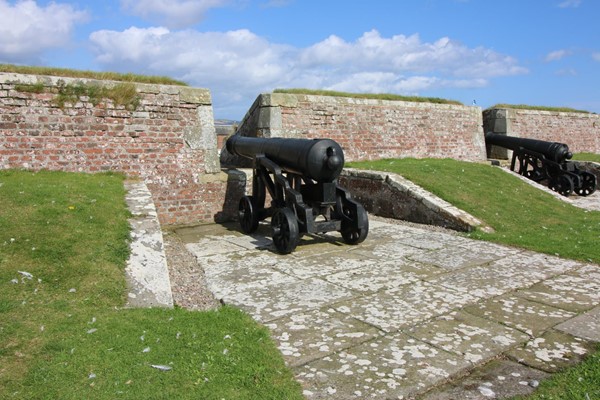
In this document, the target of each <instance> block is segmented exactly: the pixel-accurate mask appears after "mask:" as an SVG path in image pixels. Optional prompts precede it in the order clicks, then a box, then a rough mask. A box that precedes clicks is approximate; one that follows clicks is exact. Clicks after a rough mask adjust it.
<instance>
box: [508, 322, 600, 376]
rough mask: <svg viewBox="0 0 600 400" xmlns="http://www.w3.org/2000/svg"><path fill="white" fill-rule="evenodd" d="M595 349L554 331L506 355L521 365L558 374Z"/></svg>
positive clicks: (590, 345)
mask: <svg viewBox="0 0 600 400" xmlns="http://www.w3.org/2000/svg"><path fill="white" fill-rule="evenodd" d="M594 349H595V346H594V345H593V344H592V343H590V342H587V341H585V340H583V339H580V338H577V337H574V336H571V335H567V334H565V333H562V332H558V331H554V330H552V331H548V332H546V333H544V334H543V335H542V336H539V337H536V338H533V339H531V340H530V341H529V342H527V343H526V344H525V346H523V347H517V348H514V349H512V350H510V351H508V352H507V353H506V354H507V356H508V357H510V358H511V359H513V360H515V361H517V362H519V363H521V364H525V365H528V366H530V367H533V368H536V369H539V370H542V371H546V372H557V371H559V370H561V369H563V368H565V367H569V366H572V365H575V364H577V363H579V362H581V360H582V359H583V357H584V356H586V355H587V354H588V353H590V352H592V351H594Z"/></svg>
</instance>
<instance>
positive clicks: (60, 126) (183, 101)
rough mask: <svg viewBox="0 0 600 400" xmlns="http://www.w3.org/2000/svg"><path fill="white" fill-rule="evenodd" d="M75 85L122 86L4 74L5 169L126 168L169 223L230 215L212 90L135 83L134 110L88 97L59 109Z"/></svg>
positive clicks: (1, 144)
mask: <svg viewBox="0 0 600 400" xmlns="http://www.w3.org/2000/svg"><path fill="white" fill-rule="evenodd" d="M40 84H43V86H44V89H43V90H42V91H39V92H38V93H35V92H32V91H29V90H26V89H24V88H26V87H27V86H32V85H40ZM70 84H71V85H76V84H85V85H108V86H111V85H113V86H114V85H117V83H116V82H110V81H94V80H88V79H85V80H81V79H77V80H75V79H69V78H56V77H46V76H34V75H21V74H11V73H0V169H7V168H26V169H31V170H34V171H35V170H40V169H48V170H63V171H76V172H91V173H94V172H101V171H118V172H124V173H125V174H126V175H127V176H128V177H131V178H140V179H143V180H144V181H145V182H146V184H147V186H148V188H149V189H150V191H151V192H152V197H153V200H154V202H155V205H156V208H157V212H158V215H159V219H160V222H161V224H164V225H187V224H194V223H199V222H206V221H214V220H215V219H217V220H218V219H220V218H226V216H227V215H228V214H229V215H230V214H231V212H232V210H233V209H234V208H235V207H236V206H237V204H231V201H230V200H229V198H227V197H226V193H232V192H235V191H236V190H239V189H238V188H237V186H238V183H237V181H236V180H235V179H233V180H232V179H229V178H228V175H227V174H224V173H222V172H221V170H220V165H219V162H218V155H217V142H216V135H215V128H214V119H213V113H212V104H211V97H210V93H209V91H208V90H206V89H196V88H188V87H179V86H168V85H149V84H136V90H137V92H138V95H139V97H140V102H139V105H138V106H137V108H136V109H135V110H128V109H126V108H125V107H124V106H117V105H115V104H114V103H113V102H112V101H111V100H108V99H104V100H103V101H101V102H100V103H99V104H96V105H94V104H92V102H91V100H90V99H89V98H87V97H85V96H83V97H79V101H77V102H76V103H75V104H69V103H67V104H65V105H64V106H63V107H60V106H58V105H57V104H56V102H54V101H53V99H55V98H56V96H57V94H56V91H57V88H58V87H59V86H63V87H64V86H65V85H70Z"/></svg>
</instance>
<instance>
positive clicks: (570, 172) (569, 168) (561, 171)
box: [485, 132, 596, 196]
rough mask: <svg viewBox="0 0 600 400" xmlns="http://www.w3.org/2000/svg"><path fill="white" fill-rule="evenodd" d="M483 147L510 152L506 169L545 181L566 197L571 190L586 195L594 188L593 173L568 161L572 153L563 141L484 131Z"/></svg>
mask: <svg viewBox="0 0 600 400" xmlns="http://www.w3.org/2000/svg"><path fill="white" fill-rule="evenodd" d="M485 142H486V145H487V146H492V145H495V146H500V147H504V148H507V149H510V150H512V151H513V155H512V160H511V163H510V169H511V170H512V171H515V166H516V164H517V161H518V169H517V170H516V172H517V173H518V174H520V175H523V176H525V177H526V178H529V179H531V180H533V181H535V182H538V183H541V184H545V185H546V186H548V187H549V188H550V189H552V190H554V191H555V192H558V193H560V194H562V195H563V196H569V195H571V194H572V193H573V192H575V193H576V194H577V195H579V196H589V195H590V194H592V193H594V192H595V191H596V176H595V175H594V174H592V173H590V172H587V171H581V170H580V169H579V168H577V166H576V165H575V163H573V162H571V161H569V160H570V159H571V158H572V157H573V153H571V152H570V151H569V146H567V145H566V144H564V143H557V142H546V141H543V140H536V139H527V138H518V137H512V136H506V135H499V134H496V133H491V132H488V133H486V134H485Z"/></svg>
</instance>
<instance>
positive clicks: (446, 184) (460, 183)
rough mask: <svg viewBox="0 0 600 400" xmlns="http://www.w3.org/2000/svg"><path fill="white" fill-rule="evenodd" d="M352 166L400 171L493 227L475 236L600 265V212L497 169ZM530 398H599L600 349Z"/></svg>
mask: <svg viewBox="0 0 600 400" xmlns="http://www.w3.org/2000/svg"><path fill="white" fill-rule="evenodd" d="M347 166H349V167H353V168H361V169H373V170H379V171H388V172H393V173H397V174H400V175H402V176H404V177H405V178H407V179H410V180H412V181H413V182H415V183H416V184H418V185H420V186H422V187H424V188H425V189H427V190H429V191H430V192H432V193H435V194H436V195H437V196H439V197H441V198H442V199H444V200H446V201H448V202H450V203H452V204H454V205H455V206H457V207H459V208H461V209H463V210H465V211H467V212H469V213H471V214H472V215H473V216H475V217H477V218H479V219H481V220H483V221H485V222H486V223H487V224H489V225H490V226H492V227H493V228H494V229H495V230H496V232H495V233H485V232H482V231H475V232H473V233H471V234H469V236H470V237H473V238H476V239H481V240H487V241H492V242H497V243H503V244H508V245H512V246H517V247H523V248H527V249H530V250H535V251H538V252H543V253H548V254H556V255H560V256H561V257H565V258H572V259H577V260H583V261H589V262H594V263H596V264H600V245H598V244H599V243H600V212H597V211H585V210H582V209H579V208H576V207H573V206H571V205H569V204H566V203H564V202H562V201H560V200H557V199H555V198H554V197H553V196H551V195H549V194H547V193H544V192H541V191H540V190H537V189H535V188H533V187H532V186H531V185H529V184H527V183H525V182H523V181H521V180H520V179H518V178H517V177H514V176H511V175H510V174H507V173H506V172H504V171H502V170H500V169H499V168H496V167H491V166H489V165H485V164H477V163H467V162H461V161H456V160H450V159H444V160H440V159H424V160H415V159H399V160H397V159H396V160H379V161H369V162H360V163H349V164H348V165H347ZM527 398H528V399H546V400H547V399H564V400H575V399H581V400H588V399H600V353H596V354H594V355H592V356H590V357H588V358H587V360H586V361H584V362H583V363H582V364H580V365H578V366H577V367H575V368H572V369H569V370H567V371H565V372H564V373H561V374H556V375H553V378H552V379H550V380H547V381H543V382H542V383H541V384H540V388H539V389H538V390H537V391H536V393H535V394H534V395H533V396H531V397H527Z"/></svg>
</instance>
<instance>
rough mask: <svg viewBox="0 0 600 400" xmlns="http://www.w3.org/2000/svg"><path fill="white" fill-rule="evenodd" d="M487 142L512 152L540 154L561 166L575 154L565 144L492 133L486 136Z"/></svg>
mask: <svg viewBox="0 0 600 400" xmlns="http://www.w3.org/2000/svg"><path fill="white" fill-rule="evenodd" d="M485 142H486V144H487V145H495V146H501V147H505V148H507V149H510V150H518V149H519V148H522V149H524V150H528V151H533V152H536V153H540V154H543V155H544V157H546V158H547V159H549V160H551V161H554V162H557V163H559V164H560V163H562V162H564V161H565V160H570V159H571V158H572V157H573V153H571V152H570V151H569V146H567V145H566V144H564V143H557V142H546V141H543V140H537V139H526V138H518V137H514V136H506V135H499V134H497V133H492V132H488V133H486V134H485Z"/></svg>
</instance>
